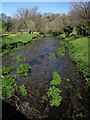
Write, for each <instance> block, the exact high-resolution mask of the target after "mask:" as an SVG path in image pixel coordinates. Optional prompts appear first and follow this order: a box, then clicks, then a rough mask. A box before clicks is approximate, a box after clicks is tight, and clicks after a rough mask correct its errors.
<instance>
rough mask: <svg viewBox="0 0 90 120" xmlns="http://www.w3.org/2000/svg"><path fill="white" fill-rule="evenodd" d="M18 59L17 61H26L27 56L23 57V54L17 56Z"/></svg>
mask: <svg viewBox="0 0 90 120" xmlns="http://www.w3.org/2000/svg"><path fill="white" fill-rule="evenodd" d="M16 61H17V62H22V61H25V58H23V57H22V56H21V55H20V56H16Z"/></svg>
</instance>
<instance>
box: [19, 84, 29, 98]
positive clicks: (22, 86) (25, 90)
mask: <svg viewBox="0 0 90 120" xmlns="http://www.w3.org/2000/svg"><path fill="white" fill-rule="evenodd" d="M19 92H20V94H21V95H22V96H24V97H25V96H27V89H26V87H25V85H24V84H23V85H21V86H19Z"/></svg>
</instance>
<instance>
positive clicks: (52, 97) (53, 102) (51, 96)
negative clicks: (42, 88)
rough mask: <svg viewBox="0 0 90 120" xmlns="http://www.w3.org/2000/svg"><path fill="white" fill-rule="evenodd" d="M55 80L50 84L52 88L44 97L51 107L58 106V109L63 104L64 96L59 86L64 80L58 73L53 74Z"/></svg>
mask: <svg viewBox="0 0 90 120" xmlns="http://www.w3.org/2000/svg"><path fill="white" fill-rule="evenodd" d="M52 77H53V80H52V81H51V82H50V85H51V86H50V87H49V89H48V91H47V93H46V94H45V95H44V96H43V97H42V99H43V100H44V101H49V104H50V106H51V107H53V106H56V107H58V106H59V105H60V104H61V101H62V96H61V90H60V89H59V87H57V85H60V83H61V81H62V79H61V77H60V76H59V73H58V72H53V74H52Z"/></svg>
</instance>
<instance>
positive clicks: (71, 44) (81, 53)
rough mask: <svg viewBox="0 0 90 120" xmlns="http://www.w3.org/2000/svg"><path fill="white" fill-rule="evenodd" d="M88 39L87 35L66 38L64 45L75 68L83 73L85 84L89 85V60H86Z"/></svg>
mask: <svg viewBox="0 0 90 120" xmlns="http://www.w3.org/2000/svg"><path fill="white" fill-rule="evenodd" d="M88 40H89V37H72V38H66V39H65V41H64V45H65V47H66V48H67V49H68V54H69V56H70V58H71V60H72V61H73V62H75V64H76V67H77V70H78V71H79V72H80V73H81V74H82V75H83V77H84V78H85V80H86V84H87V85H88V86H89V87H90V75H89V61H88Z"/></svg>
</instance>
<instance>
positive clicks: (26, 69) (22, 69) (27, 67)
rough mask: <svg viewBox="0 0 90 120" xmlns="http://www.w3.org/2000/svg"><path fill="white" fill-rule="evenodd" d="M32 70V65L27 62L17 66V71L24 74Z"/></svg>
mask: <svg viewBox="0 0 90 120" xmlns="http://www.w3.org/2000/svg"><path fill="white" fill-rule="evenodd" d="M30 70H31V67H30V65H29V64H27V63H25V64H21V65H20V67H19V68H17V73H18V74H21V75H24V76H28V75H29V72H30Z"/></svg>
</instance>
